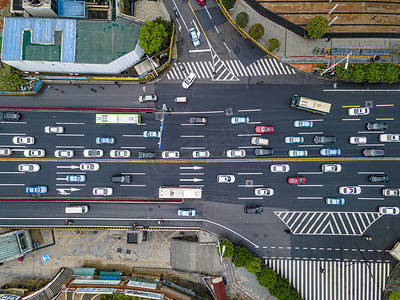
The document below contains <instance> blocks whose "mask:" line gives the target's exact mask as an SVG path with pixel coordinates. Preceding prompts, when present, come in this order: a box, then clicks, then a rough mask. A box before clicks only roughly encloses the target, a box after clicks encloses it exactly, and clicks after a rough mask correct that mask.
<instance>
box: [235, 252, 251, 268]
mask: <svg viewBox="0 0 400 300" xmlns="http://www.w3.org/2000/svg"><path fill="white" fill-rule="evenodd" d="M250 258H251V254H250V253H249V251H247V249H246V248H243V247H237V248H235V250H234V251H233V256H232V262H233V264H234V265H235V267H237V268H240V267H245V266H246V265H247V263H248V261H249V259H250Z"/></svg>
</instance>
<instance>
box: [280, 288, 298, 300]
mask: <svg viewBox="0 0 400 300" xmlns="http://www.w3.org/2000/svg"><path fill="white" fill-rule="evenodd" d="M282 300H301V295H300V293H299V292H298V291H297V290H296V289H295V288H294V287H292V286H291V287H290V290H289V295H288V296H287V297H285V298H283V299H282Z"/></svg>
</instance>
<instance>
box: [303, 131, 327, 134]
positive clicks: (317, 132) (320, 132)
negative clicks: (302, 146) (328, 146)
mask: <svg viewBox="0 0 400 300" xmlns="http://www.w3.org/2000/svg"><path fill="white" fill-rule="evenodd" d="M298 134H324V132H323V131H316V132H299V133H298Z"/></svg>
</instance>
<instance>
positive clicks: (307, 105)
mask: <svg viewBox="0 0 400 300" xmlns="http://www.w3.org/2000/svg"><path fill="white" fill-rule="evenodd" d="M290 106H291V107H293V108H297V109H302V110H307V111H309V112H312V113H317V114H321V115H326V114H329V112H330V110H331V104H330V103H326V102H322V101H318V100H313V99H309V98H306V97H300V96H297V95H294V96H293V98H292V101H291V102H290Z"/></svg>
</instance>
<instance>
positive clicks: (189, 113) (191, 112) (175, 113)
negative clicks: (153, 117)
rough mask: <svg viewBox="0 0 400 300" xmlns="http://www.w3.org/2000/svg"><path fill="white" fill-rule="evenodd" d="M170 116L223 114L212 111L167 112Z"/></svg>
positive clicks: (222, 112)
mask: <svg viewBox="0 0 400 300" xmlns="http://www.w3.org/2000/svg"><path fill="white" fill-rule="evenodd" d="M168 114H170V115H191V114H225V111H224V110H214V111H174V112H168Z"/></svg>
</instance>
